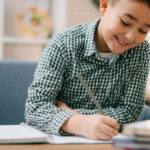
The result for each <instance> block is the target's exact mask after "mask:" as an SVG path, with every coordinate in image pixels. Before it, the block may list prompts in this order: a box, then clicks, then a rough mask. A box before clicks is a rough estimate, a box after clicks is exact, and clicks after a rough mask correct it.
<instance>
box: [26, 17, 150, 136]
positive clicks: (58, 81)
mask: <svg viewBox="0 0 150 150" xmlns="http://www.w3.org/2000/svg"><path fill="white" fill-rule="evenodd" d="M98 23H99V21H98V20H97V21H95V22H92V23H87V24H82V25H78V26H76V27H72V28H71V29H69V30H67V31H65V32H64V33H60V34H58V35H56V36H54V37H53V38H52V39H51V40H50V42H49V43H48V45H47V46H46V47H45V49H44V51H43V53H42V56H41V59H40V62H39V64H38V66H37V68H36V71H35V74H34V80H33V82H32V84H31V85H30V87H29V89H28V98H27V101H26V111H25V117H26V122H27V123H28V124H29V125H32V126H34V127H36V128H38V129H40V130H42V131H45V132H46V133H50V134H57V135H59V134H65V133H63V132H62V131H60V128H61V127H62V125H63V124H64V122H65V121H66V120H67V119H68V118H69V117H71V116H72V115H73V114H74V113H72V112H68V111H65V110H62V109H59V108H58V107H57V106H56V100H61V101H63V102H65V103H66V104H67V105H68V106H69V107H70V108H72V109H76V110H77V111H78V112H79V113H80V114H86V115H90V114H100V112H99V110H98V109H97V108H96V106H95V104H94V103H93V101H92V100H91V98H90V97H89V95H88V93H87V92H86V90H85V89H84V87H83V86H82V84H81V83H80V81H79V79H78V78H77V76H76V75H77V73H80V74H82V76H83V78H84V80H85V81H86V82H87V84H88V86H89V88H90V89H91V90H92V92H93V93H94V95H95V97H96V99H97V100H98V102H99V103H100V105H101V107H102V108H103V110H104V113H105V114H106V115H108V116H110V117H113V118H114V119H116V120H117V121H118V123H119V124H120V130H121V129H122V127H123V125H124V124H127V123H130V122H134V121H136V120H137V119H138V117H139V115H140V113H141V110H142V108H143V105H144V99H145V86H146V81H147V75H148V65H149V58H150V46H149V44H148V42H146V41H144V42H143V43H142V44H140V45H139V46H137V47H135V48H133V49H130V50H128V51H126V52H124V53H123V54H120V55H116V56H115V57H114V58H113V60H110V59H107V58H103V57H101V54H100V53H99V52H98V49H97V48H96V44H95V42H94V32H95V29H96V27H97V25H98ZM108 34H109V33H108Z"/></svg>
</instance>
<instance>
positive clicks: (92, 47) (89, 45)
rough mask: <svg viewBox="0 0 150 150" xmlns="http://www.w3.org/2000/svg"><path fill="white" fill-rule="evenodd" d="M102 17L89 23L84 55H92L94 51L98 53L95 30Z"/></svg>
mask: <svg viewBox="0 0 150 150" xmlns="http://www.w3.org/2000/svg"><path fill="white" fill-rule="evenodd" d="M99 21H100V19H97V20H96V21H94V22H92V23H90V24H89V26H88V28H87V31H86V35H85V53H84V56H85V57H86V56H91V55H93V54H94V53H96V51H97V50H96V49H97V48H96V43H95V40H94V36H95V31H96V28H97V26H98V24H99Z"/></svg>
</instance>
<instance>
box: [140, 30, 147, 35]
mask: <svg viewBox="0 0 150 150" xmlns="http://www.w3.org/2000/svg"><path fill="white" fill-rule="evenodd" d="M139 32H140V33H143V34H147V32H145V31H143V30H142V29H139Z"/></svg>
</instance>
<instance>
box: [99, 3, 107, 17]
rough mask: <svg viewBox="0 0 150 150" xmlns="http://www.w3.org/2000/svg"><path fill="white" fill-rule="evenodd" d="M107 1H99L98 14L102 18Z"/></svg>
mask: <svg viewBox="0 0 150 150" xmlns="http://www.w3.org/2000/svg"><path fill="white" fill-rule="evenodd" d="M108 3H109V0H100V13H101V15H102V16H103V15H104V14H105V12H106V9H107V7H108Z"/></svg>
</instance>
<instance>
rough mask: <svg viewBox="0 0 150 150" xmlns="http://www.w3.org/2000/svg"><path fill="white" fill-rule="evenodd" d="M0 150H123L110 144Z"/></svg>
mask: <svg viewBox="0 0 150 150" xmlns="http://www.w3.org/2000/svg"><path fill="white" fill-rule="evenodd" d="M0 150H123V149H118V148H114V147H113V146H112V145H111V144H70V145H51V144H33V145H32V144H31V145H30V144H27V145H0Z"/></svg>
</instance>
